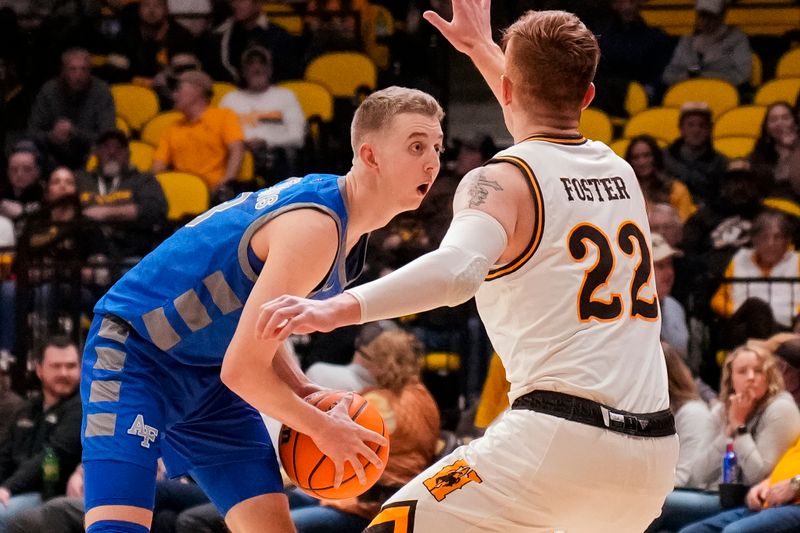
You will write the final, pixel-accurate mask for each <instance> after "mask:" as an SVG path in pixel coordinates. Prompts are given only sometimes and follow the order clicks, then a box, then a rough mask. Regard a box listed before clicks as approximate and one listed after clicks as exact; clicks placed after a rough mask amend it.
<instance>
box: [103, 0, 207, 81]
mask: <svg viewBox="0 0 800 533" xmlns="http://www.w3.org/2000/svg"><path fill="white" fill-rule="evenodd" d="M116 42H117V46H115V47H114V50H113V51H112V54H111V55H109V60H110V64H111V66H113V67H114V68H115V70H116V71H117V72H116V73H115V74H116V77H119V78H120V79H124V80H131V79H134V81H136V82H139V83H142V84H144V85H149V84H150V83H151V81H152V79H153V78H154V77H155V76H156V75H158V74H159V73H160V72H161V71H163V70H164V69H165V68H166V67H167V66H169V62H170V59H171V58H172V57H173V56H174V55H176V54H181V53H189V54H190V53H193V52H194V36H192V34H191V33H190V32H189V30H187V29H186V28H184V27H183V26H181V25H180V24H178V23H177V22H175V21H174V20H172V18H171V17H170V16H169V13H168V11H167V0H141V1H140V2H139V8H138V11H137V17H136V19H135V20H133V21H131V24H125V25H123V27H122V31H121V32H120V35H119V38H118V39H117V41H116Z"/></svg>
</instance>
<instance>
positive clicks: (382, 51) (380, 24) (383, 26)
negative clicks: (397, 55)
mask: <svg viewBox="0 0 800 533" xmlns="http://www.w3.org/2000/svg"><path fill="white" fill-rule="evenodd" d="M361 22H362V24H361V26H362V29H361V34H362V35H363V36H364V50H366V52H367V55H368V56H369V57H370V58H372V60H373V61H374V62H375V65H377V67H378V68H379V69H381V70H386V69H387V68H389V65H390V63H391V61H392V58H391V55H390V51H389V47H388V46H387V45H386V44H385V42H384V41H385V39H387V38H388V37H391V36H392V35H394V18H393V17H392V12H391V11H389V10H388V9H386V8H385V7H383V6H382V5H378V4H369V5H368V6H367V9H366V11H365V16H364V20H362V21H361Z"/></svg>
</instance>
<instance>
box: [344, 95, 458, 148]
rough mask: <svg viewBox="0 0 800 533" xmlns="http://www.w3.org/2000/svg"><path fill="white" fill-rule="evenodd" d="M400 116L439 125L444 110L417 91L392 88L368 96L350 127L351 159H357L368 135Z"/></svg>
mask: <svg viewBox="0 0 800 533" xmlns="http://www.w3.org/2000/svg"><path fill="white" fill-rule="evenodd" d="M401 113H416V114H419V115H424V116H427V117H434V118H436V120H438V121H439V122H441V121H442V119H443V118H444V110H443V109H442V106H440V105H439V102H437V101H436V99H435V98H434V97H433V96H431V95H429V94H428V93H425V92H422V91H420V90H418V89H409V88H407V87H398V86H391V87H387V88H385V89H381V90H380V91H375V92H374V93H372V94H370V95H369V96H367V98H366V99H365V100H364V101H363V102H362V103H361V105H360V106H359V107H358V109H356V112H355V115H353V122H352V124H351V125H350V142H351V144H352V146H353V156H354V157H358V147H359V146H360V145H361V143H362V142H364V138H365V137H366V136H367V135H369V134H370V133H372V132H376V131H379V130H381V129H383V128H385V127H387V126H388V125H389V123H391V121H392V119H393V118H394V117H395V116H397V115H399V114H401Z"/></svg>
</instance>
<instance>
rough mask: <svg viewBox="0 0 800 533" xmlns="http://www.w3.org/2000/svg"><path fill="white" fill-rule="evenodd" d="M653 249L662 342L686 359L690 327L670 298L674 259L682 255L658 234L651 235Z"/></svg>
mask: <svg viewBox="0 0 800 533" xmlns="http://www.w3.org/2000/svg"><path fill="white" fill-rule="evenodd" d="M650 238H651V242H652V247H653V248H652V249H653V271H654V273H655V281H656V291H657V294H658V302H659V304H660V306H661V340H662V341H666V342H667V343H669V344H670V345H672V346H673V347H674V348H675V349H676V350H678V351H679V352H680V353H681V354H682V355H683V356H684V357H686V354H687V352H688V349H689V327H688V324H687V322H686V311H684V309H683V306H682V305H681V304H680V303H679V302H678V300H676V299H675V298H673V297H672V296H670V293H671V292H672V286H673V284H674V283H675V269H674V268H673V266H672V258H673V257H674V256H675V255H681V253H680V252H679V251H678V250H676V249H674V248H673V247H672V246H670V245H669V243H668V242H667V241H666V240H664V237H662V236H661V235H660V234H658V233H652V234H651V235H650Z"/></svg>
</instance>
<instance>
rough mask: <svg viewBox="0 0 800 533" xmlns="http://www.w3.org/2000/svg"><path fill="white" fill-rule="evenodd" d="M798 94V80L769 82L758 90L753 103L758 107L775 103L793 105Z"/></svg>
mask: <svg viewBox="0 0 800 533" xmlns="http://www.w3.org/2000/svg"><path fill="white" fill-rule="evenodd" d="M798 92H800V78H786V79H780V80H771V81H768V82H767V83H765V84H764V85H762V86H761V87H759V88H758V90H757V91H756V96H755V98H754V99H753V102H754V103H756V104H758V105H770V104H774V103H775V102H787V103H789V104H790V105H794V103H795V101H796V100H797V93H798Z"/></svg>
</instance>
